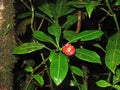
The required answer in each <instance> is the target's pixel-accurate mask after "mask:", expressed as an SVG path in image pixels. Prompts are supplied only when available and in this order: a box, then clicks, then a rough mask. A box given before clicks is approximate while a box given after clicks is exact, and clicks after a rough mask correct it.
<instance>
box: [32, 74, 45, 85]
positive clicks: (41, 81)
mask: <svg viewBox="0 0 120 90" xmlns="http://www.w3.org/2000/svg"><path fill="white" fill-rule="evenodd" d="M33 78H34V79H35V80H36V81H37V83H38V84H40V85H41V86H43V85H44V80H43V77H42V76H40V75H39V74H34V75H33Z"/></svg>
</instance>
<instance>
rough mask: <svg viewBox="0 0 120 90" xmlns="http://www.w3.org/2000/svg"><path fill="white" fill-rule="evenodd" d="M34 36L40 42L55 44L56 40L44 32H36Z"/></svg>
mask: <svg viewBox="0 0 120 90" xmlns="http://www.w3.org/2000/svg"><path fill="white" fill-rule="evenodd" d="M33 36H34V37H35V38H36V39H38V40H39V41H43V42H50V43H53V44H54V40H53V39H52V38H51V37H50V36H48V35H46V34H45V33H44V32H42V31H34V33H33Z"/></svg>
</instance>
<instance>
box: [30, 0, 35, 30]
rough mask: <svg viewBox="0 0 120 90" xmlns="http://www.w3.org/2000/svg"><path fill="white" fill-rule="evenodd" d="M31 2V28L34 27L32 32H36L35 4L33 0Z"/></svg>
mask: <svg viewBox="0 0 120 90" xmlns="http://www.w3.org/2000/svg"><path fill="white" fill-rule="evenodd" d="M30 3H31V11H32V17H31V29H32V32H34V27H33V24H34V17H35V11H34V6H33V4H32V1H31V0H30Z"/></svg>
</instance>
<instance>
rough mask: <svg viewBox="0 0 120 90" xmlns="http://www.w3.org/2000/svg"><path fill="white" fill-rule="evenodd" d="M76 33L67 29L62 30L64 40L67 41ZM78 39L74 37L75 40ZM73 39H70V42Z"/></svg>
mask: <svg viewBox="0 0 120 90" xmlns="http://www.w3.org/2000/svg"><path fill="white" fill-rule="evenodd" d="M76 35H77V33H75V32H74V31H70V30H69V31H68V30H66V31H64V32H63V37H64V38H65V39H66V40H68V41H70V40H72V39H73V37H74V36H76ZM77 40H78V39H76V41H77ZM76 41H75V40H74V41H72V42H76Z"/></svg>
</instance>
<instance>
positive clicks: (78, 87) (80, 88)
mask: <svg viewBox="0 0 120 90" xmlns="http://www.w3.org/2000/svg"><path fill="white" fill-rule="evenodd" d="M72 77H73V79H74V81H75V82H76V83H77V87H78V89H79V90H81V87H80V85H79V83H78V81H77V79H76V77H75V75H74V74H73V73H72Z"/></svg>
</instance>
